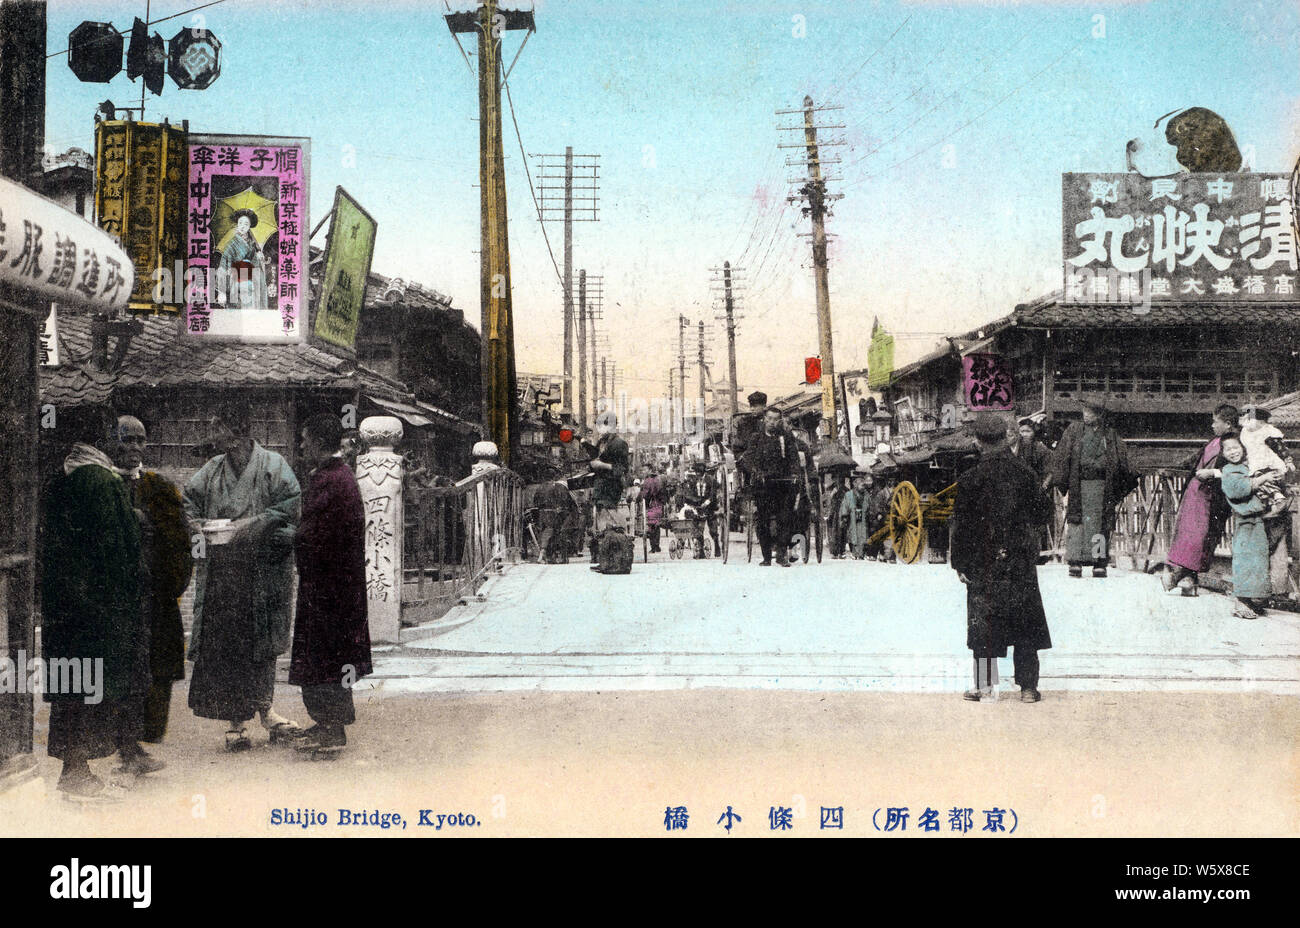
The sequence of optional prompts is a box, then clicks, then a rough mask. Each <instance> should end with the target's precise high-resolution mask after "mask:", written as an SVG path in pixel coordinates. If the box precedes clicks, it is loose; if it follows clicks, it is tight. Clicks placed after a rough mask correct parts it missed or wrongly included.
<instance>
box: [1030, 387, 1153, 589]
mask: <svg viewBox="0 0 1300 928" xmlns="http://www.w3.org/2000/svg"><path fill="white" fill-rule="evenodd" d="M1082 402H1083V421H1081V422H1072V423H1070V427H1069V428H1067V429H1066V430H1065V434H1064V435H1062V436H1061V441H1060V442H1059V443H1058V444H1057V446H1056V451H1055V453H1054V454H1053V455H1052V466H1051V473H1052V483H1053V484H1055V485H1056V486H1057V487H1059V488H1060V489H1062V490H1064V491H1065V492H1066V493H1067V494H1068V495H1067V497H1066V505H1065V555H1066V560H1067V561H1068V562H1069V564H1070V576H1071V577H1082V576H1083V568H1084V566H1085V565H1088V564H1091V565H1092V575H1093V576H1094V577H1104V576H1106V566H1107V564H1109V563H1110V535H1111V532H1112V531H1113V530H1114V528H1115V507H1116V506H1117V505H1119V502H1120V500H1122V499H1123V498H1124V497H1125V496H1127V495H1128V494H1129V491H1130V490H1132V489H1133V488H1134V487H1135V486H1137V482H1138V478H1137V474H1136V473H1135V472H1134V471H1133V470H1132V468H1130V467H1129V462H1128V452H1127V451H1126V450H1125V449H1124V442H1123V441H1122V440H1121V439H1120V437H1119V433H1117V432H1116V431H1115V430H1114V429H1113V428H1111V427H1110V425H1109V424H1108V423H1107V421H1106V416H1107V413H1108V412H1109V409H1108V404H1107V402H1106V399H1105V398H1104V397H1100V398H1090V399H1085V400H1083V401H1082Z"/></svg>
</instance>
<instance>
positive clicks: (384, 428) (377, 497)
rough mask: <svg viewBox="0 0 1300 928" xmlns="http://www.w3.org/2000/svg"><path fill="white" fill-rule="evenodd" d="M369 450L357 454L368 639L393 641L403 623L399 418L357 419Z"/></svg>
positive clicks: (400, 436)
mask: <svg viewBox="0 0 1300 928" xmlns="http://www.w3.org/2000/svg"><path fill="white" fill-rule="evenodd" d="M360 431H361V437H362V439H363V440H364V441H365V443H366V447H368V448H369V449H370V450H369V451H367V452H366V453H365V454H363V455H360V456H359V457H358V458H357V485H358V486H359V487H360V488H361V505H362V506H363V507H364V508H365V514H366V598H367V600H368V602H367V609H368V612H369V617H370V640H371V641H372V642H374V643H376V644H379V643H395V642H396V641H397V638H398V631H399V629H400V628H401V627H402V539H403V535H404V530H403V526H404V522H403V512H402V456H401V455H400V454H397V453H396V452H394V450H393V449H394V447H396V445H397V443H398V442H399V441H401V440H402V423H401V420H399V419H396V418H394V417H392V416H370V417H369V418H366V419H363V420H362V422H361V429H360Z"/></svg>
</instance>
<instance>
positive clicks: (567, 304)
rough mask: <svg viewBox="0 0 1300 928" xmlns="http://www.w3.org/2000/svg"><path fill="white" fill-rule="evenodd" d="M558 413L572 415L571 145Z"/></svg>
mask: <svg viewBox="0 0 1300 928" xmlns="http://www.w3.org/2000/svg"><path fill="white" fill-rule="evenodd" d="M560 412H562V413H565V412H567V413H569V415H573V146H572V145H566V146H564V385H563V387H562V388H561V390H560Z"/></svg>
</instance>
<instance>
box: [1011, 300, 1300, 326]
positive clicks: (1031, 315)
mask: <svg viewBox="0 0 1300 928" xmlns="http://www.w3.org/2000/svg"><path fill="white" fill-rule="evenodd" d="M1015 316H1016V324H1017V325H1019V326H1021V327H1022V328H1032V329H1042V328H1108V329H1109V328H1155V327H1163V326H1193V325H1195V326H1218V325H1286V326H1300V302H1295V303H1247V302H1240V303H1159V302H1157V303H1153V304H1152V305H1151V311H1150V312H1146V313H1139V312H1136V311H1135V309H1134V307H1132V306H1121V305H1111V304H1104V303H1060V302H1057V301H1055V300H1051V301H1045V302H1041V303H1035V304H1031V305H1029V306H1025V307H1022V308H1020V309H1018V310H1017V312H1016V313H1015Z"/></svg>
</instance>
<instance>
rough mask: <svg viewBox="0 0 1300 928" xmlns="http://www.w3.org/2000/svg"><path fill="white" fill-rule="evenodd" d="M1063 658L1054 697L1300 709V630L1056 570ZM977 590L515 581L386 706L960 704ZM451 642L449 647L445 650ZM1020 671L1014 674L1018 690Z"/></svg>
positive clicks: (928, 577) (908, 572) (527, 568)
mask: <svg viewBox="0 0 1300 928" xmlns="http://www.w3.org/2000/svg"><path fill="white" fill-rule="evenodd" d="M1040 584H1041V586H1042V590H1043V597H1044V603H1045V605H1046V609H1047V616H1048V624H1049V626H1050V628H1051V632H1052V639H1053V642H1054V644H1055V647H1054V648H1053V649H1052V650H1050V651H1045V652H1043V654H1042V659H1043V662H1042V682H1041V687H1042V689H1044V690H1045V691H1049V690H1053V689H1055V690H1061V689H1076V690H1078V689H1082V690H1202V691H1230V692H1243V691H1252V690H1254V691H1260V692H1272V693H1287V694H1294V693H1300V660H1298V658H1300V616H1297V615H1295V614H1292V613H1286V612H1273V613H1270V614H1269V615H1268V616H1266V617H1264V618H1262V619H1260V620H1257V621H1254V622H1248V621H1243V620H1241V619H1237V618H1234V617H1233V616H1232V615H1231V601H1230V600H1229V599H1227V598H1226V597H1223V596H1219V595H1215V594H1209V593H1205V594H1202V595H1201V596H1200V597H1198V598H1195V599H1189V598H1184V597H1180V596H1178V595H1176V594H1174V595H1169V594H1166V593H1164V592H1163V591H1162V590H1161V588H1160V585H1159V582H1158V581H1157V579H1156V578H1155V577H1152V576H1146V575H1142V574H1134V573H1129V572H1126V571H1122V570H1112V571H1111V576H1110V577H1109V578H1107V579H1105V580H1093V579H1092V578H1084V579H1082V580H1076V579H1072V578H1070V577H1068V576H1067V574H1066V571H1065V568H1064V566H1062V565H1049V566H1047V567H1043V568H1042V569H1041V570H1040ZM964 590H965V588H964V587H963V586H962V585H961V584H960V583H959V582H958V581H957V578H956V575H955V574H954V573H953V571H952V570H951V569H950V568H948V567H947V566H945V565H930V564H920V565H911V566H907V565H891V564H882V563H876V562H856V561H830V560H827V561H826V562H824V563H822V564H820V565H815V564H812V565H807V566H795V567H791V568H780V567H776V566H773V567H768V568H760V567H758V566H757V565H756V564H746V563H744V561H743V553H742V556H741V561H740V563H736V562H735V561H733V562H732V563H731V564H729V565H726V566H723V565H722V564H721V563H720V562H718V561H714V560H707V561H690V560H687V561H675V562H658V563H655V562H652V563H649V564H642V563H640V562H639V561H638V562H637V563H636V565H635V566H634V568H633V573H632V574H631V575H630V576H614V577H606V576H601V575H597V574H594V573H592V572H591V571H589V570H588V567H587V565H586V564H585V563H583V562H575V563H573V564H570V565H564V566H552V565H537V564H520V565H515V566H512V567H509V568H508V569H507V571H506V573H505V574H504V575H503V576H500V577H497V578H494V579H493V580H491V581H490V582H489V584H488V586H487V587H486V588H485V589H484V591H483V592H484V594H485V597H484V600H483V601H481V602H471V603H468V604H466V605H464V606H459V607H457V608H455V609H453V610H452V612H451V613H450V614H448V615H447V616H446V617H444V618H443V619H442V620H440V621H439V622H438V623H436V627H435V628H433V629H426V630H425V631H426V632H427V633H430V635H431V636H430V637H424V638H419V639H416V640H411V641H409V642H408V643H406V644H405V645H403V646H401V647H398V648H392V649H387V650H385V651H384V652H383V653H381V654H377V655H376V658H377V660H376V675H375V678H374V682H376V683H377V684H378V685H379V687H380V690H381V691H386V692H392V693H412V692H463V691H490V690H519V689H525V690H530V689H543V690H576V691H590V690H605V689H680V688H694V687H734V688H777V689H798V690H864V691H895V692H958V691H960V690H962V689H965V688H966V687H967V686H968V685H969V680H970V652H969V651H968V650H966V648H965V640H966V639H965V634H966V627H965V592H964ZM439 629H447V630H446V631H445V632H443V633H436V632H437V631H438V630H439ZM1010 671H1011V667H1010V660H1009V659H1006V660H1004V661H1002V672H1003V674H1004V689H1014V687H1013V685H1012V684H1011V681H1010Z"/></svg>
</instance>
